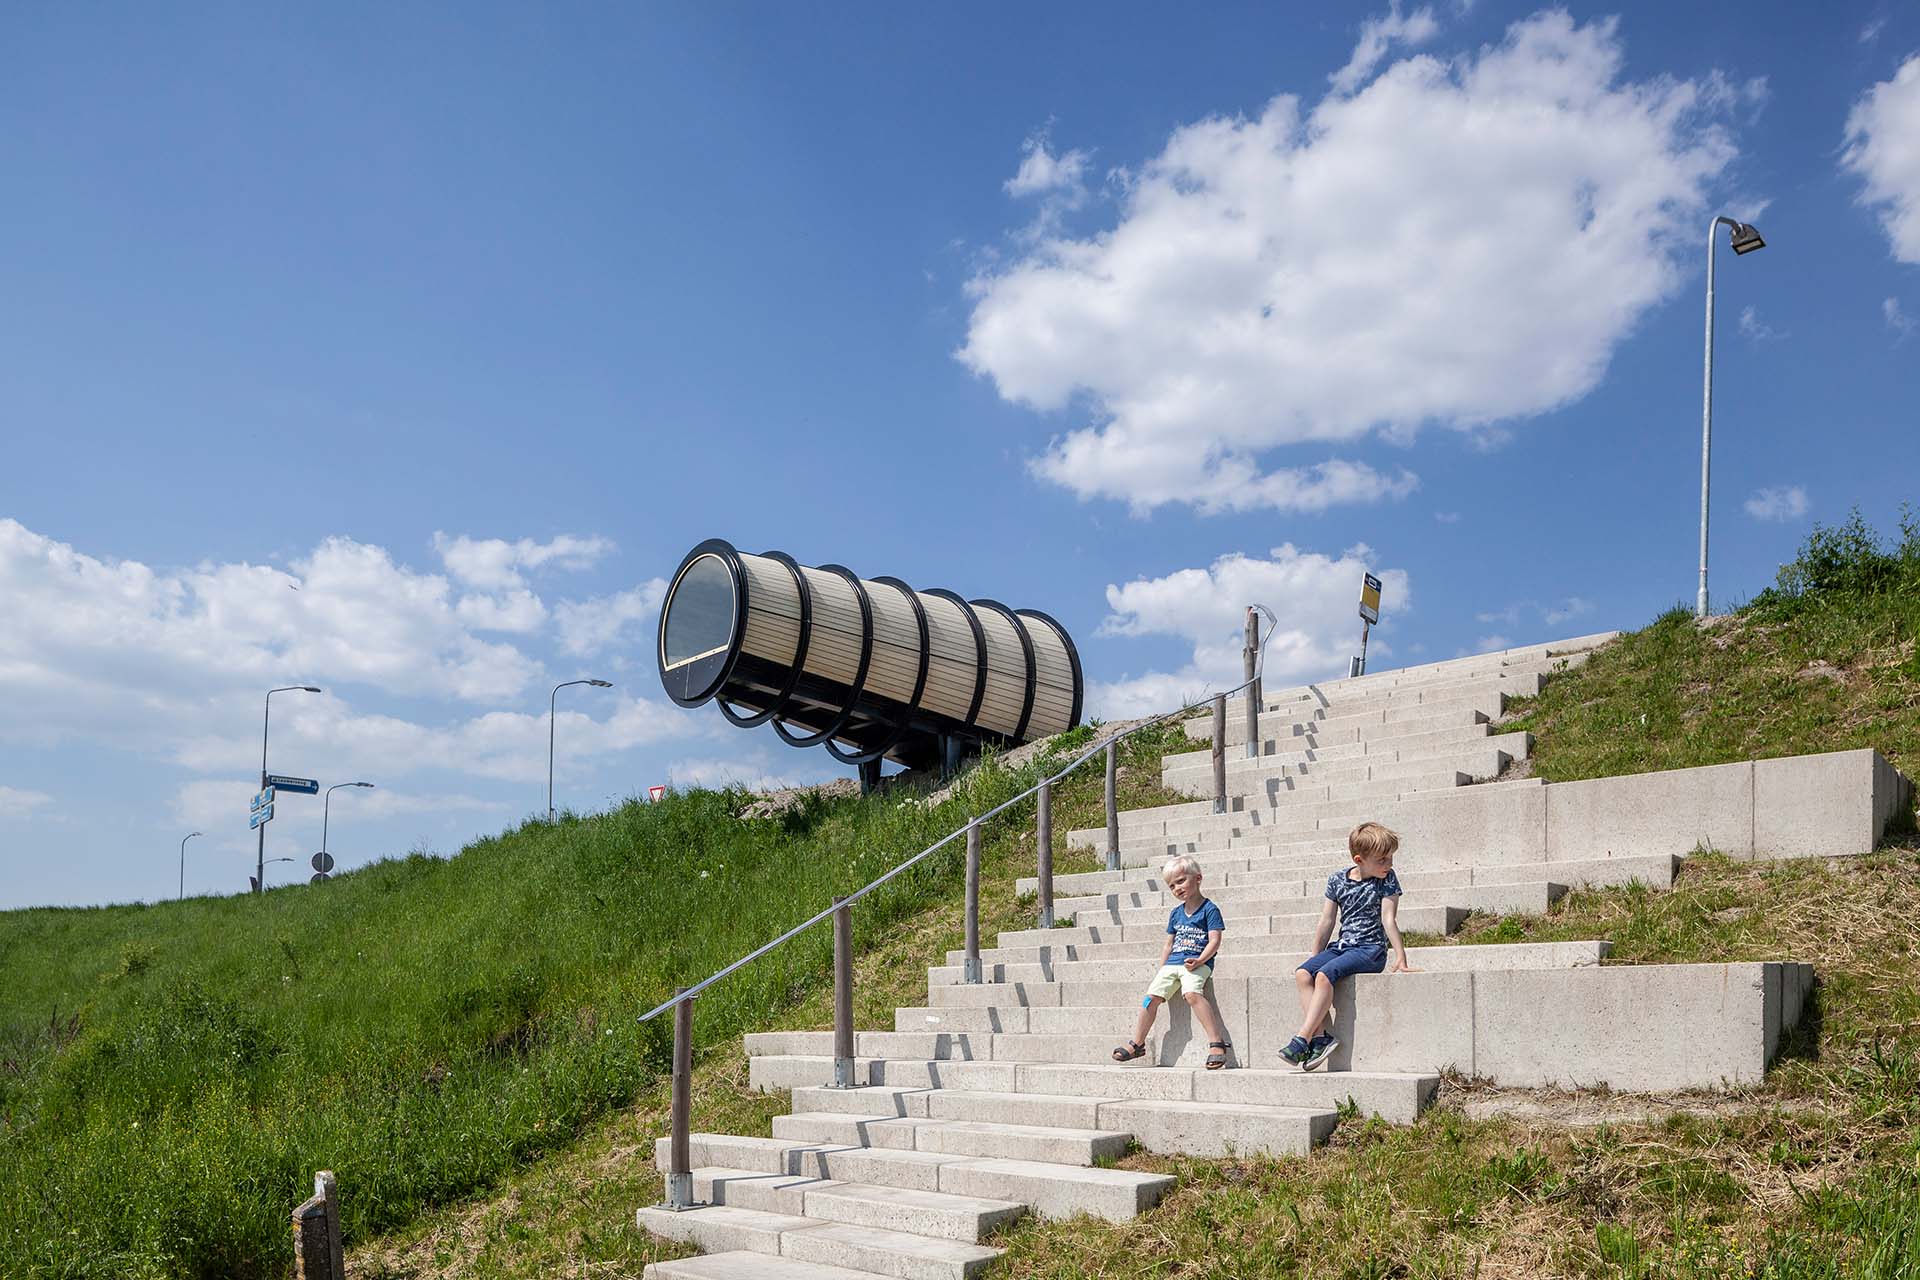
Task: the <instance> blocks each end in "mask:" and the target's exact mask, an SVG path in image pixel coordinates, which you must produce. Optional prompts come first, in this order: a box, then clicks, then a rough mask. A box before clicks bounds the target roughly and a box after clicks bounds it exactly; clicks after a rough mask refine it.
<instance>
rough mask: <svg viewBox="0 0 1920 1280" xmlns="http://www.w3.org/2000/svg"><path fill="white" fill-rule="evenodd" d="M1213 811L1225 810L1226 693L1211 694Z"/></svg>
mask: <svg viewBox="0 0 1920 1280" xmlns="http://www.w3.org/2000/svg"><path fill="white" fill-rule="evenodd" d="M1213 811H1214V812H1215V813H1225V812H1226V811H1227V695H1226V694H1224V693H1216V694H1214V695H1213Z"/></svg>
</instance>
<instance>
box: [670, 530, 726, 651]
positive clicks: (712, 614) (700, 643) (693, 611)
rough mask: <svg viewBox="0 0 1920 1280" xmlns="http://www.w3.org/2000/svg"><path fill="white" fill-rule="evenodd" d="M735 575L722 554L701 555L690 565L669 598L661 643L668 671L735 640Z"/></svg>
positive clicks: (722, 649) (724, 649) (721, 648)
mask: <svg viewBox="0 0 1920 1280" xmlns="http://www.w3.org/2000/svg"><path fill="white" fill-rule="evenodd" d="M733 605H734V599H733V574H732V572H731V571H729V570H728V568H727V565H726V562H725V561H723V560H721V559H720V557H719V556H701V557H700V558H699V559H698V560H695V561H694V562H693V563H692V564H690V565H688V566H687V571H686V572H685V573H683V574H681V575H680V580H679V581H678V582H675V583H674V584H673V594H672V595H671V596H669V597H668V598H667V606H666V612H667V626H666V634H665V638H664V639H663V640H662V642H661V643H662V644H663V646H664V647H665V650H666V652H665V654H664V657H665V666H666V668H667V669H668V670H672V669H673V668H675V667H679V666H684V665H686V664H687V663H689V662H692V661H694V660H695V659H696V658H705V657H708V656H710V655H712V654H715V653H725V652H726V651H727V646H728V645H729V644H731V643H732V642H733Z"/></svg>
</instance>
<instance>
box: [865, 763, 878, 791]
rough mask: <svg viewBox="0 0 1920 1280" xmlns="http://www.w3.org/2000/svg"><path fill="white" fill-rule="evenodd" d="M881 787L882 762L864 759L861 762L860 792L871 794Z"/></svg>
mask: <svg viewBox="0 0 1920 1280" xmlns="http://www.w3.org/2000/svg"><path fill="white" fill-rule="evenodd" d="M879 789H880V762H879V761H878V760H863V761H861V762H860V794H861V795H863V796H870V795H872V794H873V793H874V792H875V791H878V790H879Z"/></svg>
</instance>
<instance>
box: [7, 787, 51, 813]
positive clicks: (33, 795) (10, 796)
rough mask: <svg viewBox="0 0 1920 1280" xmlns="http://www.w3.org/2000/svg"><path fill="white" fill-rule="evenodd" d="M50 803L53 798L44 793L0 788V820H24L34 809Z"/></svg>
mask: <svg viewBox="0 0 1920 1280" xmlns="http://www.w3.org/2000/svg"><path fill="white" fill-rule="evenodd" d="M52 803H53V797H52V796H50V795H48V794H47V793H46V792H44V791H27V790H23V789H21V788H19V787H0V818H24V817H26V816H27V815H28V814H30V813H32V812H33V811H34V810H35V809H38V808H40V807H41V806H43V805H49V804H52Z"/></svg>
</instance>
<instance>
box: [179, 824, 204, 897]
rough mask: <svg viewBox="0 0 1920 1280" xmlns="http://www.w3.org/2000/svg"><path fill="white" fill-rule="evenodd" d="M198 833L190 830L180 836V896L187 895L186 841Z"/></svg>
mask: <svg viewBox="0 0 1920 1280" xmlns="http://www.w3.org/2000/svg"><path fill="white" fill-rule="evenodd" d="M199 834H200V833H199V832H198V831H192V832H189V833H187V834H186V835H184V836H182V837H180V896H181V897H182V898H185V897H186V896H187V841H189V840H191V839H193V838H194V836H197V835H199Z"/></svg>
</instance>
